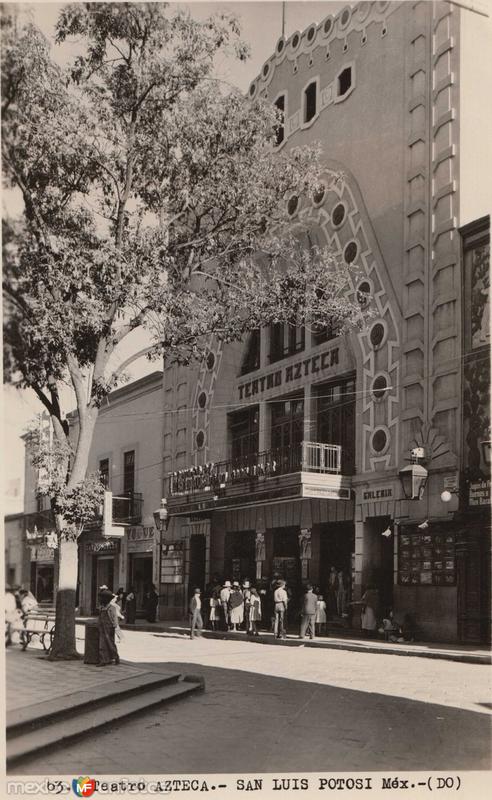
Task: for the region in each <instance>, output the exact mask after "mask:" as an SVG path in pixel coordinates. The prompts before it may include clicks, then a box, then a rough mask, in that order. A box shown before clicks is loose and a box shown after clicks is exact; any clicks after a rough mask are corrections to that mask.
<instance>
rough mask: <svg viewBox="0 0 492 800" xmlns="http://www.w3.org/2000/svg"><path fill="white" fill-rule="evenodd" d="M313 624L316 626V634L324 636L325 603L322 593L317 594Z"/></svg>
mask: <svg viewBox="0 0 492 800" xmlns="http://www.w3.org/2000/svg"><path fill="white" fill-rule="evenodd" d="M314 624H315V626H316V635H317V636H320V635H325V636H326V603H325V601H324V598H323V595H322V594H319V595H318V599H317V601H316V619H315V623H314Z"/></svg>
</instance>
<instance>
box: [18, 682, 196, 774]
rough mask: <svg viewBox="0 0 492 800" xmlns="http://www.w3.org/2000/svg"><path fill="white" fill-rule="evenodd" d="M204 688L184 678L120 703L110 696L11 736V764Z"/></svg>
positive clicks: (126, 697) (121, 699)
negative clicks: (80, 710)
mask: <svg viewBox="0 0 492 800" xmlns="http://www.w3.org/2000/svg"><path fill="white" fill-rule="evenodd" d="M201 690H203V683H200V682H193V681H188V680H180V681H178V682H176V683H171V684H167V685H164V686H159V687H157V688H152V689H149V690H148V691H145V692H140V693H138V694H133V695H126V696H125V697H121V698H120V699H119V700H116V702H114V701H113V700H112V698H111V696H110V697H108V701H109V702H106V704H105V705H103V706H99V707H98V708H95V709H90V710H89V709H87V710H86V711H83V712H81V713H78V714H76V715H75V716H73V717H68V718H66V717H65V718H63V719H59V720H58V721H56V722H51V723H50V724H48V725H46V726H44V727H42V728H38V729H37V730H34V731H31V732H29V733H27V732H25V733H21V734H20V735H19V736H14V737H13V738H10V739H8V741H7V763H8V765H9V766H11V765H12V764H13V763H14V762H16V761H18V760H19V759H22V758H25V757H26V756H29V755H31V754H32V753H38V752H39V751H41V750H44V749H45V748H50V749H52V748H53V747H54V746H55V745H59V744H60V743H61V742H67V741H68V740H71V739H76V738H77V737H83V736H87V735H88V734H90V733H91V732H93V731H95V730H98V729H100V728H103V727H107V726H109V725H111V724H112V723H115V722H118V721H120V720H123V719H125V718H126V717H130V716H132V715H134V714H138V713H141V712H145V711H147V710H149V709H150V708H153V707H155V706H157V705H162V704H165V703H170V702H172V701H174V700H178V699H180V698H183V697H187V696H189V695H190V694H193V693H194V692H198V691H201Z"/></svg>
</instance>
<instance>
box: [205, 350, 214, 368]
mask: <svg viewBox="0 0 492 800" xmlns="http://www.w3.org/2000/svg"><path fill="white" fill-rule="evenodd" d="M206 364H207V369H213V368H214V365H215V356H214V354H213V353H209V354H208V356H207V361H206Z"/></svg>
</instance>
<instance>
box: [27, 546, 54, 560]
mask: <svg viewBox="0 0 492 800" xmlns="http://www.w3.org/2000/svg"><path fill="white" fill-rule="evenodd" d="M54 560H55V551H54V550H53V549H52V548H51V547H46V545H39V546H38V547H31V561H54Z"/></svg>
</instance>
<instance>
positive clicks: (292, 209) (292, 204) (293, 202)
mask: <svg viewBox="0 0 492 800" xmlns="http://www.w3.org/2000/svg"><path fill="white" fill-rule="evenodd" d="M298 205H299V198H298V197H297V195H296V194H294V195H292V197H291V198H290V199H289V202H288V203H287V212H288V214H289V215H290V216H291V217H292V216H293V215H294V214H295V213H296V211H297V207H298Z"/></svg>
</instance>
